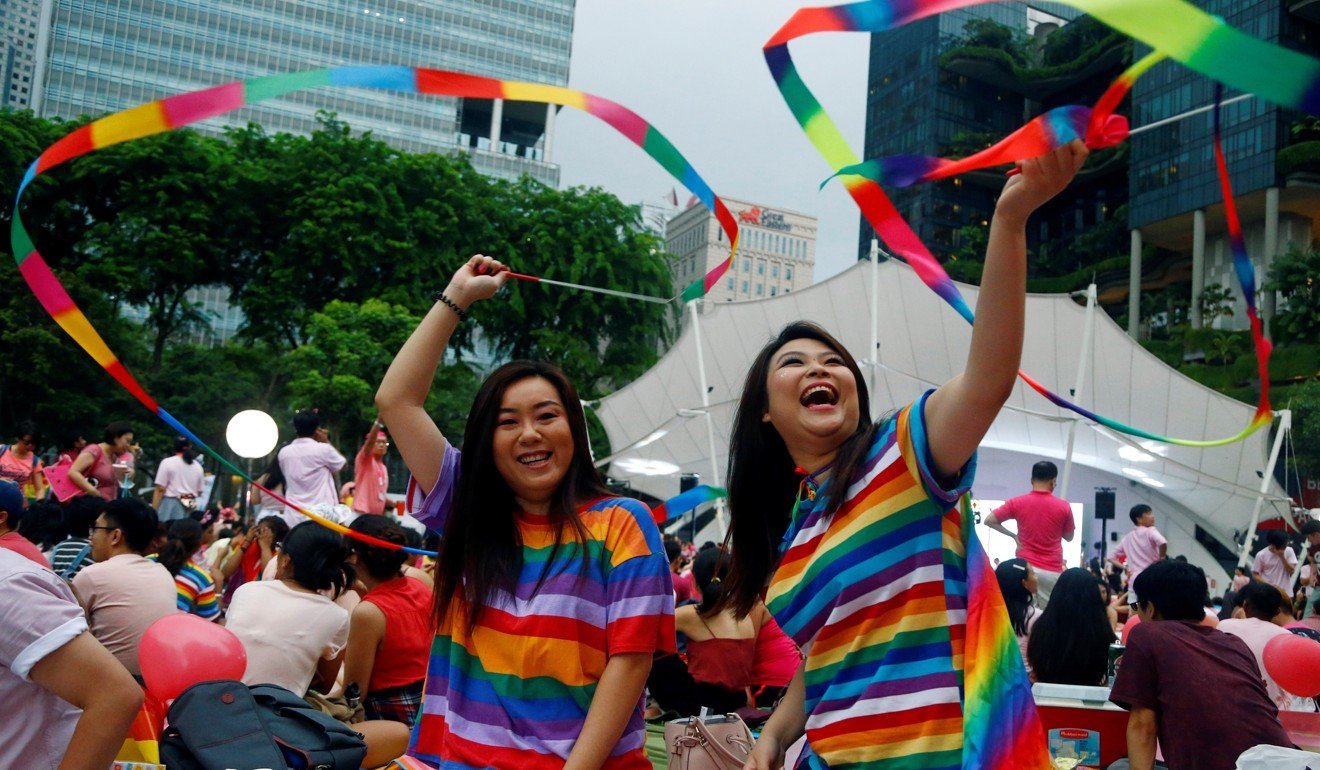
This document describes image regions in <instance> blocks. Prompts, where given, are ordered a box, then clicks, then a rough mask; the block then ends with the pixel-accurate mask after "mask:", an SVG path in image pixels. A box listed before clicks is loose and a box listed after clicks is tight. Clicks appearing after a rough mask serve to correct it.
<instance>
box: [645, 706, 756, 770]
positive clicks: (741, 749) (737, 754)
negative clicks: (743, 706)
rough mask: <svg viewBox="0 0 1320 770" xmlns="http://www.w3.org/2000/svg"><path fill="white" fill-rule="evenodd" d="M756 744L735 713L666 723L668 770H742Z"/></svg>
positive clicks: (749, 731) (750, 732)
mask: <svg viewBox="0 0 1320 770" xmlns="http://www.w3.org/2000/svg"><path fill="white" fill-rule="evenodd" d="M755 742H756V739H755V738H753V737H752V731H751V730H748V729H747V725H746V724H744V723H743V721H742V719H741V718H739V716H738V715H737V714H725V715H723V716H712V717H688V718H685V719H675V720H673V721H671V722H666V723H665V749H666V751H667V753H668V755H669V770H742V767H743V765H744V764H746V762H747V757H748V756H750V755H751V753H752V745H753V744H754V743H755Z"/></svg>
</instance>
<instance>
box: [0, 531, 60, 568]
mask: <svg viewBox="0 0 1320 770" xmlns="http://www.w3.org/2000/svg"><path fill="white" fill-rule="evenodd" d="M0 548H8V549H9V550H11V551H13V552H14V553H16V554H18V555H19V556H26V557H27V558H29V559H31V560H32V561H34V562H36V563H37V564H40V565H41V566H43V567H45V568H46V569H50V562H48V561H46V557H45V556H42V555H41V549H40V548H38V547H36V546H35V545H33V544H32V541H31V540H28V539H27V538H26V537H23V536H22V535H20V534H18V533H17V532H6V533H4V534H3V535H0Z"/></svg>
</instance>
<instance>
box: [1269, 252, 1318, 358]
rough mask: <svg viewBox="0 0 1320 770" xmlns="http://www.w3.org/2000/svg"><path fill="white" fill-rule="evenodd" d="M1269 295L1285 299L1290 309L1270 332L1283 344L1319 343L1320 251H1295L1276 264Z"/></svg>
mask: <svg viewBox="0 0 1320 770" xmlns="http://www.w3.org/2000/svg"><path fill="white" fill-rule="evenodd" d="M1264 288H1265V290H1266V291H1277V292H1279V293H1280V294H1282V295H1283V301H1284V303H1285V304H1286V305H1287V307H1286V309H1284V310H1282V311H1281V312H1279V313H1278V314H1276V315H1275V316H1274V321H1273V323H1272V324H1271V328H1270V332H1271V334H1272V336H1273V337H1274V338H1275V339H1277V340H1279V341H1283V342H1290V341H1295V342H1314V341H1316V340H1317V339H1320V249H1316V248H1315V247H1314V246H1311V247H1308V248H1306V249H1298V248H1296V247H1294V248H1291V249H1289V250H1288V252H1287V253H1285V254H1283V255H1281V256H1279V257H1278V258H1276V259H1275V260H1274V264H1273V265H1272V266H1271V267H1270V274H1269V279H1268V280H1267V281H1266V282H1265V287H1264Z"/></svg>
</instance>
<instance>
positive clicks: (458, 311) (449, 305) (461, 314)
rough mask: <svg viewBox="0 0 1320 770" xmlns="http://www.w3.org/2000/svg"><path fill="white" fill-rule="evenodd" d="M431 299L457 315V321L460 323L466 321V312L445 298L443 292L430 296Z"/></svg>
mask: <svg viewBox="0 0 1320 770" xmlns="http://www.w3.org/2000/svg"><path fill="white" fill-rule="evenodd" d="M431 299H432V300H434V301H435V302H443V303H444V304H445V307H447V308H449V309H450V310H452V311H454V313H456V314H457V315H458V320H460V321H466V320H467V311H466V310H464V309H463V308H461V307H459V306H458V303H457V302H455V301H453V300H452V299H450V298H448V297H446V296H445V293H444V292H443V291H437V292H436V293H435V294H432V295H431Z"/></svg>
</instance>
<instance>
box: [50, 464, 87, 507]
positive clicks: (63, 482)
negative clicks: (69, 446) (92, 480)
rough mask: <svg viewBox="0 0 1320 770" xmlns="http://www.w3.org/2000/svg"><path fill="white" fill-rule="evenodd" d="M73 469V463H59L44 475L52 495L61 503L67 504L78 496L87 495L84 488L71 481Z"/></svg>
mask: <svg viewBox="0 0 1320 770" xmlns="http://www.w3.org/2000/svg"><path fill="white" fill-rule="evenodd" d="M72 467H73V461H71V460H70V461H68V462H58V463H56V464H54V465H51V466H48V467H46V468H45V469H44V470H43V471H42V473H45V474H46V481H47V482H48V483H49V484H50V493H51V494H52V495H55V499H56V500H59V501H60V502H61V503H67V502H69V501H70V500H72V499H73V498H75V497H77V496H78V495H83V494H86V492H84V491H83V488H82V487H80V486H78V485H77V484H75V483H73V482H72V481H69V469H70V468H72Z"/></svg>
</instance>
